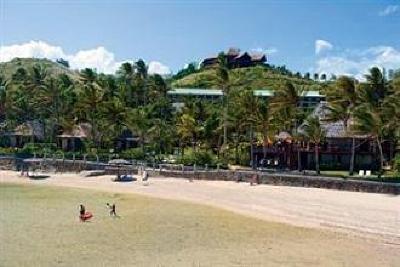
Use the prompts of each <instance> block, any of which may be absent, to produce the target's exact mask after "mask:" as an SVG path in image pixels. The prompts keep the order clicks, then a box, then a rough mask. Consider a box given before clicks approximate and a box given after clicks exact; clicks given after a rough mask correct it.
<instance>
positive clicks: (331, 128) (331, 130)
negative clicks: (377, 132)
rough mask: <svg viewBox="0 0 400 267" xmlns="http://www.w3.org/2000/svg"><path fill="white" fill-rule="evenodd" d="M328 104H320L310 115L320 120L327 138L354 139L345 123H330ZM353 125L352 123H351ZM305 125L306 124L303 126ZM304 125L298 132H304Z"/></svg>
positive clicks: (361, 136)
mask: <svg viewBox="0 0 400 267" xmlns="http://www.w3.org/2000/svg"><path fill="white" fill-rule="evenodd" d="M329 112H330V111H329V109H328V102H325V101H324V102H320V103H319V104H318V106H316V107H315V109H314V111H313V112H312V113H311V114H310V116H316V117H318V118H319V121H320V124H321V126H322V127H323V128H324V129H325V132H326V137H327V138H348V137H352V136H353V135H351V133H349V132H348V131H347V129H346V127H345V126H344V123H343V121H336V122H331V121H328V120H327V119H328V115H329ZM349 123H351V122H349ZM303 125H304V124H303ZM303 125H300V126H299V128H298V132H299V133H301V132H303ZM354 136H355V137H357V138H367V137H368V136H366V135H354Z"/></svg>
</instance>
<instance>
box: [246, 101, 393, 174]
mask: <svg viewBox="0 0 400 267" xmlns="http://www.w3.org/2000/svg"><path fill="white" fill-rule="evenodd" d="M328 112H329V110H328V109H327V102H324V101H322V102H320V103H319V104H318V105H317V107H316V108H315V109H314V111H313V112H312V113H311V115H310V116H317V117H318V118H319V120H320V123H321V126H322V127H323V128H324V129H325V132H326V137H325V140H324V142H323V143H322V144H321V145H320V148H319V154H320V156H319V157H320V168H321V169H322V170H323V169H329V170H348V169H349V168H350V158H351V154H352V142H353V136H352V135H351V134H349V133H348V132H347V131H346V128H345V127H344V124H343V122H342V121H338V122H328V121H327V120H326V118H327V115H328ZM302 127H303V125H301V126H299V127H298V128H297V132H298V133H300V134H301V132H302V131H303V129H302ZM354 138H355V140H354V141H355V160H354V170H356V171H357V170H377V169H378V168H379V158H378V157H377V155H378V154H379V152H378V147H377V144H376V141H375V139H374V138H371V137H370V136H367V135H356V136H354ZM275 140H276V141H275V142H274V143H271V144H268V146H267V147H262V146H257V145H255V146H254V147H253V160H254V162H253V164H254V165H255V166H263V167H266V168H272V169H289V170H296V169H298V168H300V169H301V170H303V169H307V170H312V169H314V168H315V145H314V144H312V143H310V142H307V141H306V140H304V141H300V142H294V140H293V138H292V136H291V135H290V134H289V133H286V132H281V133H279V135H277V136H275ZM382 148H383V154H384V159H385V162H389V161H391V160H392V159H393V158H394V155H395V152H396V147H395V144H394V143H391V142H384V143H383V144H382ZM264 152H266V157H264ZM299 161H300V162H299Z"/></svg>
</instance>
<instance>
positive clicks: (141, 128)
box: [124, 107, 150, 153]
mask: <svg viewBox="0 0 400 267" xmlns="http://www.w3.org/2000/svg"><path fill="white" fill-rule="evenodd" d="M124 124H125V125H126V127H127V128H128V129H129V130H130V131H131V132H132V133H133V134H137V135H138V137H139V145H140V147H141V148H142V151H143V153H144V152H145V148H144V144H145V139H146V136H147V133H148V130H149V128H150V125H149V120H148V117H147V112H146V110H145V108H144V107H139V108H135V109H130V110H128V112H127V116H126V119H125V123H124Z"/></svg>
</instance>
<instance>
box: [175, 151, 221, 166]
mask: <svg viewBox="0 0 400 267" xmlns="http://www.w3.org/2000/svg"><path fill="white" fill-rule="evenodd" d="M176 162H177V163H178V164H183V165H194V164H196V165H198V166H205V165H208V166H215V165H217V164H218V161H217V159H216V158H215V156H214V155H213V154H211V153H210V152H207V151H196V152H191V153H188V154H185V155H184V156H183V157H180V158H178V159H177V161H176Z"/></svg>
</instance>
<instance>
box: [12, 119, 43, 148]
mask: <svg viewBox="0 0 400 267" xmlns="http://www.w3.org/2000/svg"><path fill="white" fill-rule="evenodd" d="M4 137H6V139H8V144H9V146H10V147H18V148H22V147H23V146H24V145H25V144H26V143H34V142H40V141H43V140H44V128H43V124H42V123H40V122H39V121H36V120H34V121H27V122H25V123H22V124H20V125H18V126H17V127H15V128H14V130H13V131H9V132H5V133H4Z"/></svg>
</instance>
